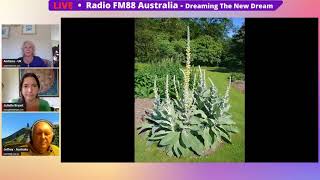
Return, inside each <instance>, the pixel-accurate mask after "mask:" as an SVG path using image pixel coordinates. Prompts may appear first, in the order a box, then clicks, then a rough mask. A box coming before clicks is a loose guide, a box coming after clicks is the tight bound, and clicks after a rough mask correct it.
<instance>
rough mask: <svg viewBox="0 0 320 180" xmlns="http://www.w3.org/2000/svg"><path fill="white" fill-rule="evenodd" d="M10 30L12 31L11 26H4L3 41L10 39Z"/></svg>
mask: <svg viewBox="0 0 320 180" xmlns="http://www.w3.org/2000/svg"><path fill="white" fill-rule="evenodd" d="M9 30H10V27H9V26H2V38H3V39H7V38H9Z"/></svg>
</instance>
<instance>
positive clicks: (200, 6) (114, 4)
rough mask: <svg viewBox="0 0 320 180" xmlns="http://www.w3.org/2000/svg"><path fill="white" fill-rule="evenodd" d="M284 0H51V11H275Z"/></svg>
mask: <svg viewBox="0 0 320 180" xmlns="http://www.w3.org/2000/svg"><path fill="white" fill-rule="evenodd" d="M281 4H282V1H190V0H189V1H164V0H160V1H159V0H154V1H153V0H148V1H146V0H107V1H99V0H82V1H79V0H50V1H49V10H50V11H275V10H277V9H278V8H279V7H280V5H281Z"/></svg>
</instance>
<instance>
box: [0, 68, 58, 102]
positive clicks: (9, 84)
mask: <svg viewBox="0 0 320 180" xmlns="http://www.w3.org/2000/svg"><path fill="white" fill-rule="evenodd" d="M2 83H3V85H4V87H3V89H2V102H4V103H6V102H10V100H12V99H17V98H19V70H18V69H2ZM41 99H44V100H46V101H48V103H49V104H50V106H51V107H55V108H59V107H60V101H59V97H41Z"/></svg>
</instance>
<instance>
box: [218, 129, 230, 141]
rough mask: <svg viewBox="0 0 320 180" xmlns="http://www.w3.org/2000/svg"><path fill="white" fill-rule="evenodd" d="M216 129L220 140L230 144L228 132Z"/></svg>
mask: <svg viewBox="0 0 320 180" xmlns="http://www.w3.org/2000/svg"><path fill="white" fill-rule="evenodd" d="M218 129H219V130H220V135H221V137H222V139H223V140H224V141H225V142H227V143H230V144H231V138H230V135H229V134H228V132H227V131H226V130H225V129H223V128H222V127H218Z"/></svg>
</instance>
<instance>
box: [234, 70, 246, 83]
mask: <svg viewBox="0 0 320 180" xmlns="http://www.w3.org/2000/svg"><path fill="white" fill-rule="evenodd" d="M231 79H232V81H244V80H245V75H244V74H243V73H235V72H233V73H231Z"/></svg>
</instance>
